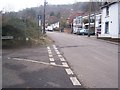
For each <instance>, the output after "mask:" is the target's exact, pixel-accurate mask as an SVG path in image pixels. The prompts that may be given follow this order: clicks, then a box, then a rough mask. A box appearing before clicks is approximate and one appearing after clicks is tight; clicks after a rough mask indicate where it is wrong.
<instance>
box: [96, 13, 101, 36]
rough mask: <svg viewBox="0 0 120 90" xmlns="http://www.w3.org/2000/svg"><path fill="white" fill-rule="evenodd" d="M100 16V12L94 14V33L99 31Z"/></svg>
mask: <svg viewBox="0 0 120 90" xmlns="http://www.w3.org/2000/svg"><path fill="white" fill-rule="evenodd" d="M101 17H102V14H96V19H95V34H96V35H97V33H98V34H100V33H101Z"/></svg>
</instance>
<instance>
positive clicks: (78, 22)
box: [73, 16, 83, 33]
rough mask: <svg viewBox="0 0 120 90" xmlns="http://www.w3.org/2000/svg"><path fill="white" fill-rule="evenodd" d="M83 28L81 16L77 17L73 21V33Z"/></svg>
mask: <svg viewBox="0 0 120 90" xmlns="http://www.w3.org/2000/svg"><path fill="white" fill-rule="evenodd" d="M82 27H83V21H82V16H77V17H76V18H75V19H73V33H77V31H78V30H79V29H81V28H82Z"/></svg>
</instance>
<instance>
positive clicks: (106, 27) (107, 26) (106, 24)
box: [105, 22, 109, 34]
mask: <svg viewBox="0 0 120 90" xmlns="http://www.w3.org/2000/svg"><path fill="white" fill-rule="evenodd" d="M105 33H106V34H108V33H109V22H105Z"/></svg>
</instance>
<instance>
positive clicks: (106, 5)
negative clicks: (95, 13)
mask: <svg viewBox="0 0 120 90" xmlns="http://www.w3.org/2000/svg"><path fill="white" fill-rule="evenodd" d="M118 2H120V0H118V1H117V2H105V3H107V4H105V5H103V6H102V7H101V9H103V8H105V7H109V6H111V5H113V4H115V3H118Z"/></svg>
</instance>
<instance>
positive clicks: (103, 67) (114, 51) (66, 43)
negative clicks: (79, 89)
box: [47, 32, 118, 88]
mask: <svg viewBox="0 0 120 90" xmlns="http://www.w3.org/2000/svg"><path fill="white" fill-rule="evenodd" d="M47 35H48V36H49V37H50V38H52V39H53V40H54V41H55V45H56V47H57V48H58V49H59V50H60V52H61V53H62V55H63V56H64V57H65V59H66V61H67V62H68V64H69V65H70V67H71V68H72V70H73V72H75V73H76V75H77V77H78V79H79V80H80V82H81V83H82V85H84V86H85V87H88V88H118V44H115V43H111V42H108V41H105V40H100V39H99V40H98V39H96V38H95V37H90V38H88V37H87V36H80V35H72V34H66V33H57V32H47Z"/></svg>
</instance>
